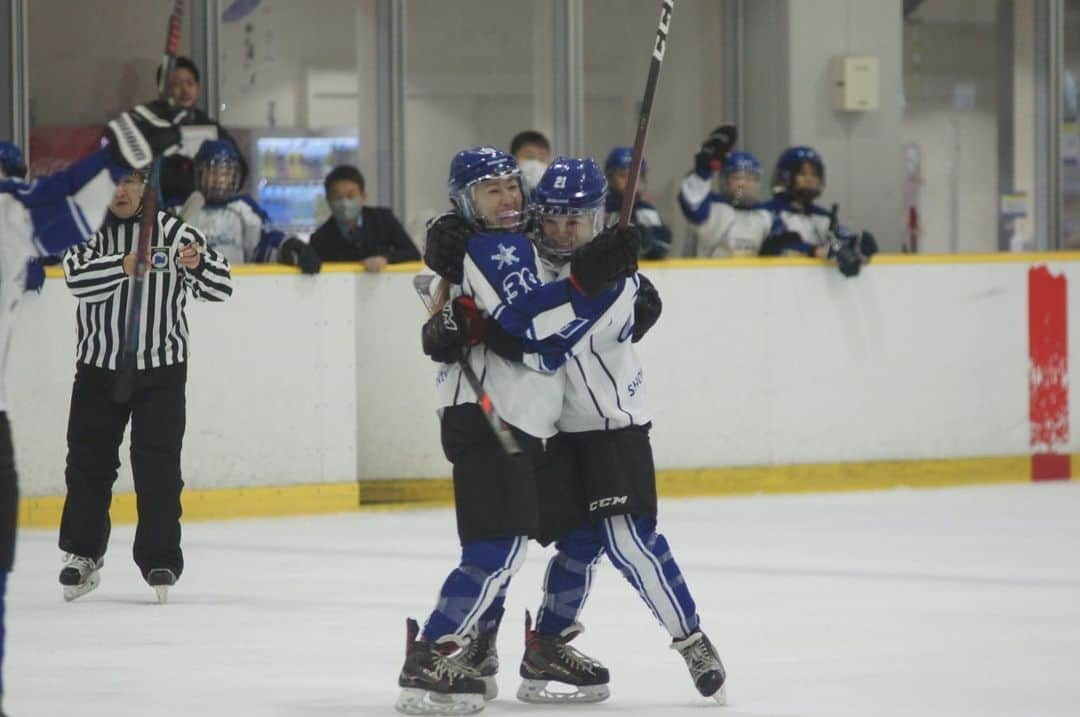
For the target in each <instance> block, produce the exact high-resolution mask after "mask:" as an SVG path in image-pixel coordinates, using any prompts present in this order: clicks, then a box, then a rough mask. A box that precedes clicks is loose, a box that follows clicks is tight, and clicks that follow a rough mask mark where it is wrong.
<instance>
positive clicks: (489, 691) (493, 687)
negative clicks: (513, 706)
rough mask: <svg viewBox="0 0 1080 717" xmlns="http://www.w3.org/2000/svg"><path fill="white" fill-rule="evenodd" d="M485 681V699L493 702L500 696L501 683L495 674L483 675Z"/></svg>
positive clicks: (482, 678)
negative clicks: (496, 679) (497, 680)
mask: <svg viewBox="0 0 1080 717" xmlns="http://www.w3.org/2000/svg"><path fill="white" fill-rule="evenodd" d="M480 679H481V680H483V681H484V701H485V702H491V701H492V700H493V699H495V698H496V697H498V696H499V683H498V682H496V681H495V675H487V676H482V677H481V678H480Z"/></svg>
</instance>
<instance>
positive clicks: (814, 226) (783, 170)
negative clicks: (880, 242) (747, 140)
mask: <svg viewBox="0 0 1080 717" xmlns="http://www.w3.org/2000/svg"><path fill="white" fill-rule="evenodd" d="M772 189H773V198H772V199H771V200H769V201H768V202H766V203H765V204H764V208H765V209H767V210H769V211H770V212H771V213H772V215H773V216H774V217H775V220H776V222H775V223H774V225H773V229H772V231H771V232H770V236H769V237H768V238H767V239H766V241H765V242H764V243H763V245H762V248H761V254H762V255H763V256H768V255H775V254H782V253H789V252H790V253H796V254H805V255H806V256H808V257H811V258H818V259H827V260H831V261H835V262H836V265H837V267H838V268H839V269H840V273H841V274H843V275H844V276H847V277H852V276H856V275H857V274H858V273H859V270H860V268H861V267H862V265H864V264H866V263H867V262H869V261H870V258H871V257H872V256H873V255H874V254H876V253H877V251H878V246H877V241H876V240H875V239H874V235H873V234H871V233H870V232H866V231H864V232H862V233H861V234H858V235H856V234H855V233H854V232H852V231H850V230H849V229H847V228H846V227H844V226H843V225H841V224H840V223H839V222H837V220H836V211H835V206H834V209H833V211H831V212H830V211H828V210H826V209H825V208H824V207H822V206H821V205H819V204H816V203H815V202H814V200H815V199H817V198H818V196H820V195H821V192H822V191H823V190H824V189H825V162H824V160H823V159H822V158H821V155H820V154H818V153H817V151H815V150H814V149H813V148H812V147H806V146H796V147H789V148H787V149H785V150H784V151H783V152H782V153H781V154H780V157H779V158H778V159H777V160H776V168H775V169H774V170H773V177H772Z"/></svg>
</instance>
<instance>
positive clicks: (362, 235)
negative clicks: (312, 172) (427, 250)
mask: <svg viewBox="0 0 1080 717" xmlns="http://www.w3.org/2000/svg"><path fill="white" fill-rule="evenodd" d="M323 187H324V188H325V189H326V203H327V204H329V205H330V211H331V213H332V214H333V216H331V217H330V218H329V219H327V220H326V223H324V224H323V225H322V226H321V227H319V228H318V229H316V230H315V233H314V234H312V235H311V246H313V247H314V248H315V251H317V252H318V253H319V258H320V259H322V260H323V261H361V262H363V263H364V269H365V270H367V271H382V269H383V267H385V266H386V265H387V264H397V263H399V262H403V261H419V259H420V252H419V251H417V249H416V245H415V244H413V243H412V239H410V238H409V235H408V234H406V233H405V228H404V227H402V226H401V222H399V221H398V220H397V217H395V216H394V214H393V212H391V211H390V210H389V209H388V208H386V207H366V206H364V200H365V199H367V193H366V192H365V191H364V175H362V174H360V170H358V169H357V168H356V167H352V166H350V165H347V164H346V165H341V166H340V167H334V169H333V171H331V172H330V174H328V175H326V180H325V181H324V182H323Z"/></svg>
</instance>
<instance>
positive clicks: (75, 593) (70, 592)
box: [64, 570, 101, 602]
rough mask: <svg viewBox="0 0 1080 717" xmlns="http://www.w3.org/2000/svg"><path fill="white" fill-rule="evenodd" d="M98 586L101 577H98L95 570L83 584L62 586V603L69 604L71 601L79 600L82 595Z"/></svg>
mask: <svg viewBox="0 0 1080 717" xmlns="http://www.w3.org/2000/svg"><path fill="white" fill-rule="evenodd" d="M100 584H101V576H100V575H98V572H97V571H96V570H95V571H94V572H92V573H90V574H89V575H88V576H87V577H86V580H85V581H84V582H81V583H79V584H78V585H65V586H64V602H71V601H72V600H77V599H78V598H81V597H82V596H83V595H85V594H86V593H88V592H90V591H91V590H93V589H94V588H96V587H97V586H98V585H100Z"/></svg>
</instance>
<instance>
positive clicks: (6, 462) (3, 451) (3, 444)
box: [0, 411, 19, 573]
mask: <svg viewBox="0 0 1080 717" xmlns="http://www.w3.org/2000/svg"><path fill="white" fill-rule="evenodd" d="M18 517H19V486H18V477H17V476H16V475H15V451H14V449H13V447H12V445H11V425H10V424H9V423H8V419H7V414H6V413H4V412H3V411H0V573H7V572H11V567H12V565H13V564H14V562H15V524H16V522H17V521H18Z"/></svg>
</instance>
